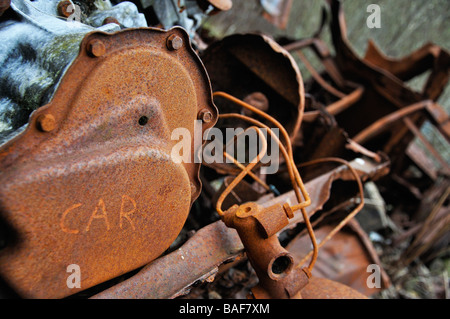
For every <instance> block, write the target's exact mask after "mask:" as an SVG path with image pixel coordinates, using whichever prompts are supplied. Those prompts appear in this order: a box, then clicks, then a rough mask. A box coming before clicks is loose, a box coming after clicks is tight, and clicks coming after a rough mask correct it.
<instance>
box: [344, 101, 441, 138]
mask: <svg viewBox="0 0 450 319" xmlns="http://www.w3.org/2000/svg"><path fill="white" fill-rule="evenodd" d="M430 103H432V101H429V100H425V101H421V102H418V103H414V104H412V105H410V106H407V107H404V108H402V109H400V110H398V111H395V112H393V113H391V114H388V115H386V116H384V117H382V118H381V119H379V120H377V121H376V122H374V123H373V124H372V125H370V126H369V127H367V128H366V129H364V130H363V131H361V132H360V133H358V134H357V135H356V136H355V137H353V138H352V140H353V141H355V142H356V143H358V144H364V143H365V142H366V141H368V140H369V139H370V138H372V137H374V136H376V135H377V134H378V133H380V132H382V131H384V130H386V129H387V128H388V127H389V125H390V124H392V123H395V122H396V121H398V120H401V119H402V118H404V117H406V116H408V115H411V114H413V113H415V112H418V111H421V110H423V109H425V108H426V107H427V105H428V104H430Z"/></svg>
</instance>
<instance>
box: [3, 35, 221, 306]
mask: <svg viewBox="0 0 450 319" xmlns="http://www.w3.org/2000/svg"><path fill="white" fill-rule="evenodd" d="M171 41H172V42H173V43H172V42H171ZM167 43H172V45H171V47H168V46H167ZM174 48H176V50H174ZM200 111H202V112H204V113H205V114H207V119H208V120H205V121H203V126H202V132H203V131H205V130H206V129H208V128H210V127H211V126H213V125H214V124H215V122H216V120H217V110H216V108H215V106H214V104H213V102H212V93H211V88H210V84H209V80H208V77H207V75H206V71H205V69H204V67H203V65H202V63H201V62H200V60H199V58H198V57H197V55H196V54H195V52H194V51H193V50H192V48H191V47H190V41H189V37H188V35H187V34H186V32H185V31H184V30H183V29H181V28H173V29H171V30H168V31H163V30H159V29H151V28H140V29H127V30H124V31H120V32H116V33H114V34H107V33H102V32H93V33H90V34H88V35H87V36H86V37H85V39H84V40H83V42H82V44H81V48H80V53H79V56H78V57H77V59H76V60H75V61H74V62H73V64H72V65H71V67H70V68H69V69H68V70H67V72H66V73H65V75H64V77H63V79H62V81H61V83H60V85H59V87H58V89H57V91H56V93H55V95H54V97H53V99H52V101H51V102H50V103H49V104H48V105H45V106H43V107H41V108H39V109H38V110H37V111H35V112H34V113H33V114H32V116H31V118H30V121H29V123H28V127H27V129H26V130H25V131H24V132H22V133H21V134H20V135H18V136H17V137H16V138H14V139H12V140H10V141H9V142H8V143H6V144H4V145H3V146H2V148H1V150H0V167H1V168H0V170H1V171H2V174H1V177H0V180H1V181H0V184H1V186H0V203H1V207H2V209H1V214H2V216H1V217H2V219H3V220H4V221H5V222H6V223H7V225H8V226H9V231H8V233H9V234H10V236H9V237H8V238H7V241H8V245H7V247H6V248H4V249H3V250H1V252H0V273H1V276H2V277H3V278H5V280H7V282H8V284H9V285H11V287H12V288H14V289H15V290H16V291H17V292H18V293H20V295H22V296H24V297H31V298H59V297H65V296H68V295H70V294H73V293H76V292H77V291H80V289H69V288H68V287H67V285H66V279H67V272H66V267H67V266H68V265H70V264H77V265H79V266H80V269H81V270H82V278H83V280H82V287H81V289H82V290H84V289H87V288H89V287H91V286H94V285H96V284H99V283H102V282H105V281H107V280H109V279H111V278H114V277H117V276H119V275H121V274H124V273H126V272H129V271H131V270H134V269H136V268H138V267H141V266H143V265H145V264H147V263H149V262H150V261H152V260H153V259H155V258H157V257H158V256H159V255H160V254H162V253H163V252H164V251H165V250H166V249H167V248H168V247H169V245H170V244H171V243H172V242H173V241H174V239H175V238H176V237H177V235H178V234H179V232H180V230H181V228H182V227H183V224H184V223H185V220H186V217H187V215H188V213H189V210H190V207H191V204H192V202H193V201H194V200H195V199H196V198H197V197H198V195H199V193H200V190H201V184H200V180H199V177H198V174H199V167H200V164H198V163H194V161H193V160H192V161H191V163H181V164H176V163H175V162H174V161H172V160H171V149H172V146H173V143H175V141H172V140H171V132H172V131H173V130H174V129H175V128H179V127H184V128H186V129H188V130H189V131H190V132H191V135H192V136H193V135H194V134H193V131H194V122H195V120H196V119H197V117H198V113H199V112H200ZM192 144H193V142H192Z"/></svg>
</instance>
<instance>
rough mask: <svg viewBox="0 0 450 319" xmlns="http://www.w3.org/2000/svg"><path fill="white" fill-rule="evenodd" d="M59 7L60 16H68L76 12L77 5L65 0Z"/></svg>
mask: <svg viewBox="0 0 450 319" xmlns="http://www.w3.org/2000/svg"><path fill="white" fill-rule="evenodd" d="M57 9H58V14H59V15H60V16H63V17H66V18H68V17H70V15H71V14H72V13H73V12H74V10H75V7H74V5H73V3H72V1H69V0H64V1H60V2H59V3H58V7H57Z"/></svg>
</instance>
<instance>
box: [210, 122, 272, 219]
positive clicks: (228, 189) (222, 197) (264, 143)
mask: <svg viewBox="0 0 450 319" xmlns="http://www.w3.org/2000/svg"><path fill="white" fill-rule="evenodd" d="M250 129H254V130H256V132H257V133H258V135H259V137H260V138H261V141H262V148H261V151H260V152H259V153H258V155H257V156H256V160H255V161H253V160H251V161H250V163H249V164H248V165H247V166H239V167H240V168H241V167H242V171H241V172H240V173H239V175H238V176H236V177H235V178H234V179H233V181H232V182H231V183H230V184H229V185H228V186H227V187H226V188H225V190H224V191H223V192H222V194H220V196H219V198H218V200H217V203H216V210H217V213H218V214H219V216H220V217H221V218H222V217H223V216H224V215H225V213H224V212H223V210H222V203H223V201H224V200H225V198H226V197H227V196H228V194H230V193H231V191H232V190H233V188H234V187H236V185H237V184H239V183H240V182H241V180H242V179H243V178H244V177H245V176H246V175H248V173H249V172H250V171H251V170H252V169H253V167H255V166H256V164H257V163H258V162H259V161H260V159H261V157H262V156H264V154H265V153H266V150H267V141H266V139H265V136H264V134H263V133H262V132H261V129H260V128H259V127H256V126H251V127H249V128H247V129H246V130H245V131H247V130H250ZM245 131H244V132H245ZM223 153H224V155H225V156H227V155H228V156H230V155H229V154H228V153H227V152H225V151H224V152H223ZM230 157H231V156H230Z"/></svg>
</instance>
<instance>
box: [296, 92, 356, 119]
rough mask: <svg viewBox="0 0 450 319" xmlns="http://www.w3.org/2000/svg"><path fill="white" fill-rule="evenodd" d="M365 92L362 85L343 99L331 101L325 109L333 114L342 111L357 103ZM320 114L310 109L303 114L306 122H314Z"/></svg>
mask: <svg viewBox="0 0 450 319" xmlns="http://www.w3.org/2000/svg"><path fill="white" fill-rule="evenodd" d="M363 94H364V88H363V87H362V86H360V87H358V88H357V89H355V90H354V91H353V92H351V93H350V94H348V95H346V96H345V97H343V98H342V99H339V100H337V101H336V102H334V103H331V104H330V105H328V106H326V108H325V110H326V112H327V113H328V114H331V115H337V114H339V113H340V112H342V111H344V110H345V109H347V108H348V107H350V106H352V105H353V104H355V103H356V102H357V101H358V100H359V99H360V98H361V96H362V95H363ZM319 116H320V111H309V112H305V113H304V115H303V121H304V122H308V123H311V122H314V121H315V120H316V119H317V118H318V117H319Z"/></svg>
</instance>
